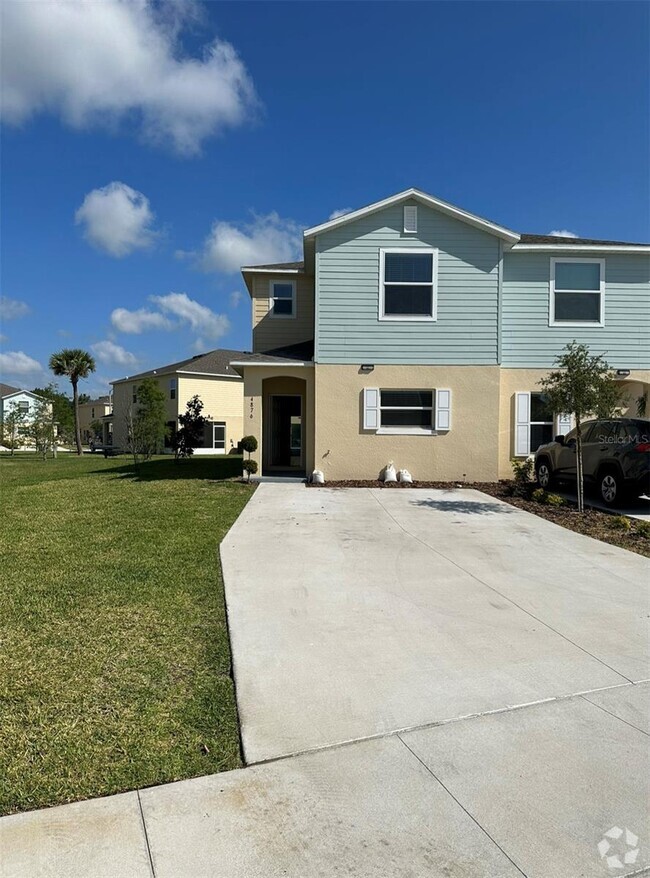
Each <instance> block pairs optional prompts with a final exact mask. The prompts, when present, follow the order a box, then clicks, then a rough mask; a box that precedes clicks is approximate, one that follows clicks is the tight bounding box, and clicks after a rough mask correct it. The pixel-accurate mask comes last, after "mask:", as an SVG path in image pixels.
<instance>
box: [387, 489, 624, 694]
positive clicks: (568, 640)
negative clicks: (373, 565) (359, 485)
mask: <svg viewBox="0 0 650 878" xmlns="http://www.w3.org/2000/svg"><path fill="white" fill-rule="evenodd" d="M370 493H371V496H372V497H373V498H374V500H375V501H376V503H377V504H378V505H379V506H380V507H381V508H382V509H383V510H384V512H385V513H386V515H387V516H388V517H389V518H390V519H391V521H393V522H394V523H395V524H396V525H397V527H398V528H399V529H400V530H401V531H402V532H403V533H405V534H406V535H407V536H408V537H410V538H411V539H412V540H415V541H416V542H418V543H420V544H421V545H422V546H424V547H425V549H429V551H431V552H433V553H434V554H435V555H439V556H440V557H441V558H444V559H445V561H448V562H449V563H450V564H453V566H454V567H456V568H457V569H458V570H462V571H463V573H465V574H467V576H471V577H472V579H474V580H475V581H476V582H478V583H480V584H481V585H483V586H485V588H489V589H490V591H492V592H494V594H498V595H499V597H501V598H503V600H504V601H508V603H510V604H512V605H513V606H514V607H517V609H518V610H521V611H522V613H525V614H526V615H527V616H530V618H531V619H535V621H536V622H539V624H540V625H544V627H545V628H548V630H549V631H552V632H553V633H554V634H557V636H558V637H561V638H562V639H563V640H565V641H566V642H567V643H570V644H571V645H572V646H575V647H576V649H579V650H581V651H582V652H584V653H585V655H588V656H590V657H591V658H592V659H594V661H597V662H598V663H599V664H601V665H603V666H604V667H606V668H609V670H610V671H612V673H614V674H616V675H617V676H619V677H622V678H623V679H624V680H627V681H628V683H633V682H634V681H633V680H630V678H629V677H626V676H625V674H623V673H621V671H617V670H616V668H613V667H612V666H611V665H608V664H607V662H605V661H603V660H602V659H601V658H598V656H596V655H594V654H593V653H591V652H589V650H588V649H585V648H584V646H580V644H579V643H576V642H575V641H574V640H571V638H570V637H567V636H566V635H565V634H562V633H561V632H560V631H558V630H557V629H556V628H553V626H552V625H549V624H548V622H545V621H544V620H543V619H540V618H539V616H536V615H535V614H534V613H531V612H530V610H527V609H526V608H525V607H522V606H521V605H520V604H518V603H517V602H516V601H515V600H513V599H512V598H511V597H509V596H508V595H505V594H503V592H500V591H499V590H498V589H497V588H495V587H494V586H493V585H489V583H487V582H485V580H483V579H481V578H480V577H479V576H477V575H476V574H475V573H472V572H471V571H469V570H466V569H465V567H463V566H462V565H461V564H458V562H456V561H454V560H453V559H452V558H449V557H448V556H447V555H445V554H444V552H441V551H440V550H439V549H436V548H434V547H433V546H432V545H430V544H429V543H427V542H425V540H423V539H422V538H421V537H418V536H416V535H415V534H413V533H411V531H409V530H407V529H406V528H405V527H404V525H402V524H401V523H400V522H399V521H398V520H397V519H396V518H395V516H394V515H393V514H392V512H390V511H389V510H388V509H387V508H386V507H385V506H384V504H383V503H382V502H381V500H380V499H379V498H378V497H377V496H376V495H375V494H374V493H373V492H372V491H371V492H370Z"/></svg>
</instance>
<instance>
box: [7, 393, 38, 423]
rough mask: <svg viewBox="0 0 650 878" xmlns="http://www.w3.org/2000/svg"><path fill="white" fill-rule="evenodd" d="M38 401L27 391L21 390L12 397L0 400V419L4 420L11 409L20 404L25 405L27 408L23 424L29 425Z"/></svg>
mask: <svg viewBox="0 0 650 878" xmlns="http://www.w3.org/2000/svg"><path fill="white" fill-rule="evenodd" d="M38 402H39V400H38V399H37V397H35V396H34V395H33V394H32V393H30V392H29V391H27V390H21V391H20V392H19V393H15V394H13V395H12V396H8V397H5V398H4V399H2V400H0V418H4V417H5V416H6V415H8V414H9V412H10V411H11V410H12V409H13V408H18V407H19V406H20V404H21V403H27V405H28V406H29V408H28V409H27V411H25V423H30V422H31V421H32V420H33V419H34V416H35V413H36V406H37V404H38Z"/></svg>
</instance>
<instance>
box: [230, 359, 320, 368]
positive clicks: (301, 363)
mask: <svg viewBox="0 0 650 878" xmlns="http://www.w3.org/2000/svg"><path fill="white" fill-rule="evenodd" d="M230 365H231V366H240V367H241V366H279V367H280V368H282V366H313V365H314V363H313V362H307V361H305V360H296V361H295V362H294V363H277V362H276V361H275V360H244V361H241V362H240V361H239V360H231V361H230Z"/></svg>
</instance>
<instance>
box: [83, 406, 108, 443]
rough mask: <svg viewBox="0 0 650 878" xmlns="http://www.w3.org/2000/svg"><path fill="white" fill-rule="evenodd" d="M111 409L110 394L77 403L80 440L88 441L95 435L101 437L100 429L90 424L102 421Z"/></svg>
mask: <svg viewBox="0 0 650 878" xmlns="http://www.w3.org/2000/svg"><path fill="white" fill-rule="evenodd" d="M111 409H112V406H111V398H110V396H99V397H97V399H90V400H88V402H82V403H81V404H80V405H79V429H80V430H81V441H82V442H86V443H88V442H90V441H91V439H94V438H95V437H96V436H97V437H98V438H101V432H100V430H96V429H94V428H93V426H92V425H93V424H95V425H97V424H99V423H103V421H102V419H103V418H104V417H106V416H107V415H110V413H111Z"/></svg>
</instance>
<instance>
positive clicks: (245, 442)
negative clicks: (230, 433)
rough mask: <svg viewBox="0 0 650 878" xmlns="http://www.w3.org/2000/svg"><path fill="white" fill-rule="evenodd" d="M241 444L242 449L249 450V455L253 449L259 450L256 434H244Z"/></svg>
mask: <svg viewBox="0 0 650 878" xmlns="http://www.w3.org/2000/svg"><path fill="white" fill-rule="evenodd" d="M239 445H240V447H241V450H242V451H246V452H248V454H249V455H250V454H251V453H252V452H253V451H257V439H256V438H255V436H244V438H243V439H242V440H241V442H240V443H239Z"/></svg>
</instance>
